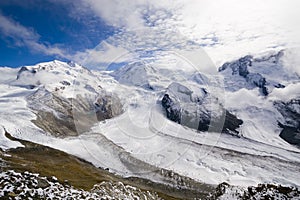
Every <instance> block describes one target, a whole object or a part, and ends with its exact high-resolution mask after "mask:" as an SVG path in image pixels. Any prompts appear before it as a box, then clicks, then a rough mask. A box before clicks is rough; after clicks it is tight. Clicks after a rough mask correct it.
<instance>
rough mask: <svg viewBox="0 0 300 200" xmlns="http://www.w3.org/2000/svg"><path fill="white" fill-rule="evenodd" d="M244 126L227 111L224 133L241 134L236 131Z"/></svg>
mask: <svg viewBox="0 0 300 200" xmlns="http://www.w3.org/2000/svg"><path fill="white" fill-rule="evenodd" d="M242 124H243V121H242V120H241V119H238V118H237V117H236V116H235V115H233V114H231V113H230V112H229V111H228V110H226V115H225V122H224V126H223V129H222V132H223V133H229V134H234V133H236V134H237V133H239V132H238V131H237V130H236V129H237V128H239V127H240V126H241V125H242Z"/></svg>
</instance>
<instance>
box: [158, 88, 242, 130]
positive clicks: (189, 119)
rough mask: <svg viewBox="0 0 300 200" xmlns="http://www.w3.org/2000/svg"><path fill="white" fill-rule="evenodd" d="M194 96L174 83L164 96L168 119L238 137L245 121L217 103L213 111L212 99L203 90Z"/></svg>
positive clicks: (163, 104) (163, 102)
mask: <svg viewBox="0 0 300 200" xmlns="http://www.w3.org/2000/svg"><path fill="white" fill-rule="evenodd" d="M201 91H202V94H198V95H194V94H193V91H191V90H190V89H189V88H187V87H186V86H183V85H181V84H179V83H172V84H171V85H170V86H169V87H168V89H167V91H166V93H165V94H164V96H163V98H162V100H161V104H162V107H163V108H164V110H165V112H166V116H167V118H168V119H170V120H172V121H174V122H177V123H179V124H182V125H184V126H187V127H189V128H193V129H196V130H199V131H214V132H223V133H228V134H234V135H237V134H238V131H237V129H238V128H239V127H240V125H242V123H243V121H242V120H240V119H238V118H237V117H236V116H235V115H233V114H232V113H230V112H229V111H227V110H225V109H224V108H223V107H222V106H221V105H219V104H218V103H217V106H216V107H217V108H215V109H214V110H213V109H211V103H212V101H214V100H212V99H210V98H212V97H211V96H210V95H209V94H208V92H207V91H206V90H205V89H203V90H201Z"/></svg>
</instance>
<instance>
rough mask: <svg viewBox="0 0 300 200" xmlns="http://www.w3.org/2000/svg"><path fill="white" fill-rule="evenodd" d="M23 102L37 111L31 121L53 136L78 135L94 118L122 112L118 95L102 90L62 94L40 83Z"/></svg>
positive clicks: (88, 127) (95, 119) (104, 117)
mask: <svg viewBox="0 0 300 200" xmlns="http://www.w3.org/2000/svg"><path fill="white" fill-rule="evenodd" d="M27 102H28V107H29V108H31V109H32V110H33V111H34V112H35V113H36V115H37V118H36V119H35V120H32V122H33V123H34V124H35V125H37V126H38V127H39V128H41V129H43V130H45V131H46V132H48V133H51V134H52V135H54V136H57V137H66V136H76V135H79V134H81V133H83V132H85V131H87V130H89V129H90V127H91V126H93V125H94V124H95V123H96V122H98V121H102V120H105V119H110V118H112V117H115V116H117V115H119V114H121V113H122V112H123V110H122V104H121V102H120V99H119V98H118V97H117V96H116V95H108V94H106V93H105V92H103V93H102V94H98V95H95V96H94V97H92V96H85V97H83V96H81V95H77V96H76V98H64V97H61V96H58V95H56V94H54V93H51V92H49V91H47V90H46V89H45V88H43V87H42V88H40V89H38V90H37V92H35V93H34V94H33V95H30V96H28V97H27Z"/></svg>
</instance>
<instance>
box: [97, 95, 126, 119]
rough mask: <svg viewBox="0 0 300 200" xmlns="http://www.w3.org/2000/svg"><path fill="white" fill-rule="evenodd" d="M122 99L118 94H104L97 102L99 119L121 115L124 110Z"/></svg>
mask: <svg viewBox="0 0 300 200" xmlns="http://www.w3.org/2000/svg"><path fill="white" fill-rule="evenodd" d="M122 108H123V106H122V104H121V102H120V99H119V98H118V97H117V96H116V95H103V96H101V97H99V98H98V99H97V100H96V102H95V110H96V115H97V119H98V121H102V120H105V119H110V118H113V117H115V116H118V115H120V114H121V113H122V112H123V110H122Z"/></svg>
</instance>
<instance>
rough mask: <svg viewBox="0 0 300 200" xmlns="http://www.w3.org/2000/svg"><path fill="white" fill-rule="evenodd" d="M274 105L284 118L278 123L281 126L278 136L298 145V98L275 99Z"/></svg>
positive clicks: (299, 131)
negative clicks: (286, 100) (288, 99)
mask: <svg viewBox="0 0 300 200" xmlns="http://www.w3.org/2000/svg"><path fill="white" fill-rule="evenodd" d="M274 105H275V107H276V108H277V109H278V111H279V112H280V113H281V115H282V116H283V119H284V121H281V122H279V123H278V124H279V126H280V127H281V128H282V131H281V132H280V137H281V138H282V139H284V140H285V141H287V142H288V143H290V144H294V145H298V146H300V99H299V98H298V99H292V100H290V101H288V102H282V101H277V102H275V103H274Z"/></svg>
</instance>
